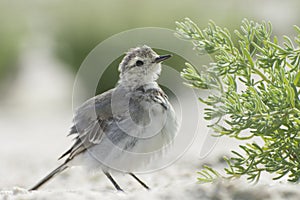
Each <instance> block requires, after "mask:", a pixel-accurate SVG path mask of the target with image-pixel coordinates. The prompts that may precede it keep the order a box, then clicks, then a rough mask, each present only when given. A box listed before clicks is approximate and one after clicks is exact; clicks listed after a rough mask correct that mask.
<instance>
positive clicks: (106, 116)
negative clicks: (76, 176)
mask: <svg viewBox="0 0 300 200" xmlns="http://www.w3.org/2000/svg"><path fill="white" fill-rule="evenodd" d="M112 93H113V89H112V90H109V91H107V92H105V93H102V94H100V95H98V96H95V97H93V98H91V99H89V100H87V101H86V102H85V103H83V104H82V105H81V106H80V107H79V108H78V109H77V111H76V112H75V116H74V119H73V126H72V127H71V130H70V133H69V135H76V137H75V138H74V139H75V142H74V144H73V145H72V147H71V148H70V149H69V150H67V151H66V152H65V153H64V154H63V155H61V156H60V157H59V159H61V158H63V157H65V156H67V155H68V160H71V159H72V158H74V156H76V155H78V154H80V153H82V152H83V151H85V150H86V149H88V148H90V147H91V146H93V145H95V144H99V142H100V141H101V139H102V136H103V133H104V132H105V129H106V128H107V127H108V126H109V125H110V124H111V123H112V120H113V118H112V111H111V96H112Z"/></svg>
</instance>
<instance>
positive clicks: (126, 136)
mask: <svg viewBox="0 0 300 200" xmlns="http://www.w3.org/2000/svg"><path fill="white" fill-rule="evenodd" d="M168 57H169V56H165V57H160V56H158V55H157V54H156V53H155V52H154V51H153V50H152V49H151V48H150V47H147V46H142V47H137V48H134V49H130V50H129V52H128V53H127V54H126V56H125V57H124V58H123V60H122V62H121V63H120V65H119V71H120V80H119V82H118V84H117V86H116V87H115V88H113V89H111V90H108V91H107V92H105V93H102V94H100V95H97V96H95V97H93V98H91V99H89V100H87V101H86V102H85V103H83V104H82V105H81V106H80V107H79V108H78V109H77V110H76V112H75V115H74V119H73V126H72V127H71V130H70V133H69V135H75V142H74V144H73V145H72V147H71V148H70V149H69V150H68V151H66V152H65V153H64V154H63V155H62V156H61V157H60V158H59V159H62V158H64V157H66V160H65V162H64V163H63V164H62V165H61V166H59V167H58V168H57V169H55V170H54V171H53V172H51V173H50V174H49V175H48V176H46V177H45V178H44V179H42V180H41V181H40V182H39V183H38V184H36V185H35V186H34V187H33V188H31V189H32V190H35V189H38V188H39V187H40V186H41V185H43V184H44V183H45V182H47V181H48V180H49V179H50V178H52V177H53V176H54V175H55V174H57V173H59V172H61V171H63V170H65V169H66V168H67V167H68V166H72V165H77V164H78V163H80V164H82V163H84V164H86V163H88V164H87V165H91V166H92V167H94V168H97V167H99V168H101V169H102V170H103V171H104V173H105V175H106V176H107V177H108V178H109V179H110V180H111V182H112V183H113V184H114V186H115V187H116V189H118V190H121V188H120V187H119V186H118V184H117V183H116V182H115V181H114V180H113V178H112V177H111V176H110V174H109V171H110V170H113V169H116V168H118V167H122V170H123V171H124V172H127V173H129V174H130V175H131V176H132V177H133V178H135V179H136V180H137V181H138V182H140V183H141V184H142V185H143V186H144V187H145V188H147V189H148V186H146V184H144V183H143V182H142V181H141V180H139V179H138V178H137V177H136V176H135V175H134V174H133V173H132V171H133V170H134V169H135V167H137V166H139V163H138V161H137V160H135V159H134V158H131V157H128V156H124V155H125V151H132V152H136V153H145V152H151V151H156V150H158V149H159V148H162V147H163V146H164V145H166V144H167V143H170V142H171V140H172V138H173V137H174V135H175V133H176V131H177V122H176V118H175V113H174V111H173V108H172V106H171V105H170V103H169V101H168V98H167V96H166V94H165V93H164V92H163V91H162V90H161V89H160V87H159V86H158V84H157V83H156V79H157V78H158V76H159V74H160V70H161V66H160V64H159V63H160V62H161V61H163V60H165V59H167V58H168ZM143 162H147V161H143Z"/></svg>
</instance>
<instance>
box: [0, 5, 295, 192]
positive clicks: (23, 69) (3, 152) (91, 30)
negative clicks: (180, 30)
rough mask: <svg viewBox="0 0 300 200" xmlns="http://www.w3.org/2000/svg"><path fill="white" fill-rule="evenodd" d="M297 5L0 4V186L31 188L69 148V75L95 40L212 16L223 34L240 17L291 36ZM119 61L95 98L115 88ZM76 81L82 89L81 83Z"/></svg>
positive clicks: (85, 83)
mask: <svg viewBox="0 0 300 200" xmlns="http://www.w3.org/2000/svg"><path fill="white" fill-rule="evenodd" d="M299 6H300V2H299V1H297V0H287V1H280V0H264V1H261V0H252V1H240V0H226V1H219V0H210V1H207V0H185V1H179V0H164V1H159V0H151V1H150V0H148V1H143V0H101V1H99V0H88V1H84V0H76V1H74V0H64V1H58V0H52V1H38V0H27V1H16V0H0V137H1V140H0V160H1V162H0V177H5V176H6V177H7V174H9V178H7V179H1V180H0V188H1V187H9V186H10V185H15V184H19V185H23V186H25V185H28V184H32V183H33V181H34V180H36V178H37V177H40V176H38V175H35V176H34V177H33V178H29V179H26V178H25V177H28V169H29V168H30V171H31V172H33V171H36V172H39V174H42V172H41V171H43V173H44V172H45V171H44V170H45V169H51V167H54V166H55V165H56V162H55V158H56V157H57V156H58V155H59V154H60V153H61V152H63V151H64V150H65V148H66V147H67V146H68V145H70V144H71V143H70V140H69V139H68V138H65V135H66V134H67V132H68V128H69V126H70V123H71V118H72V112H73V110H72V87H73V84H74V80H75V76H76V72H77V70H78V69H79V67H80V65H81V63H82V62H83V60H84V59H85V58H86V56H87V55H88V54H89V52H90V51H91V50H93V48H94V47H95V46H97V45H98V44H99V43H100V42H101V41H103V40H105V39H106V38H108V37H110V36H112V35H114V34H117V33H119V32H122V31H126V30H129V29H133V28H139V27H163V28H169V29H175V21H181V20H183V19H184V18H185V17H189V18H191V19H192V20H193V21H194V22H196V23H197V24H198V25H199V27H203V28H204V27H206V26H207V23H208V21H209V20H210V19H212V20H214V21H215V22H216V23H217V24H218V25H219V26H225V27H227V28H228V29H229V30H233V29H237V28H239V26H240V24H241V20H242V19H243V18H248V19H250V20H257V21H261V20H264V21H270V22H271V23H272V24H273V29H274V32H273V33H274V35H278V36H279V38H280V37H281V36H282V35H283V34H284V35H288V36H291V37H293V34H295V33H294V32H293V27H292V26H293V25H294V24H296V25H298V26H300V12H299ZM112 48H113V47H112ZM108 51H111V49H108ZM120 56H121V55H120ZM199 59H201V57H199ZM119 61H120V58H116V61H115V62H113V63H112V64H111V66H110V70H108V71H107V72H106V75H105V79H104V80H103V83H102V86H103V87H102V88H99V91H97V93H99V92H103V91H104V90H106V89H108V88H111V87H113V86H114V85H115V84H116V81H117V78H118V73H117V65H118V63H119ZM168 62H169V63H168V64H169V65H170V66H174V68H176V70H178V71H180V70H181V69H182V67H183V66H184V64H183V63H184V60H182V59H180V58H175V59H173V60H170V61H168ZM81 81H82V85H83V87H82V88H83V90H84V87H88V80H81ZM42 141H43V142H42ZM28 160H30V162H29V161H28ZM49 160H50V161H49ZM52 161H53V162H52ZM51 162H52V164H53V165H51V164H49V163H51ZM20 163H22V165H24V166H28V167H27V168H26V167H22V168H20ZM44 165H46V167H45V168H44V169H40V168H39V167H38V166H44ZM12 171H14V173H11V172H12ZM23 176H24V179H23ZM24 180H26V181H25V182H24Z"/></svg>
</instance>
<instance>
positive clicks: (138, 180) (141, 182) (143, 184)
mask: <svg viewBox="0 0 300 200" xmlns="http://www.w3.org/2000/svg"><path fill="white" fill-rule="evenodd" d="M129 175H130V176H132V177H133V178H134V179H135V180H137V182H139V183H140V184H141V185H142V186H143V187H144V188H146V189H147V190H150V188H149V186H147V185H146V184H145V183H144V182H143V181H141V180H140V179H139V178H138V177H137V176H136V175H134V174H133V173H131V172H130V173H129Z"/></svg>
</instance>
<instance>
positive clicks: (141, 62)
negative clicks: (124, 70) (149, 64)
mask: <svg viewBox="0 0 300 200" xmlns="http://www.w3.org/2000/svg"><path fill="white" fill-rule="evenodd" d="M135 64H136V66H142V65H143V64H144V62H143V61H141V60H138V61H136V63H135Z"/></svg>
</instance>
